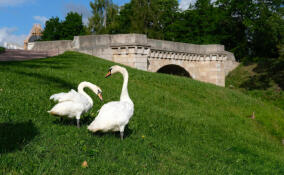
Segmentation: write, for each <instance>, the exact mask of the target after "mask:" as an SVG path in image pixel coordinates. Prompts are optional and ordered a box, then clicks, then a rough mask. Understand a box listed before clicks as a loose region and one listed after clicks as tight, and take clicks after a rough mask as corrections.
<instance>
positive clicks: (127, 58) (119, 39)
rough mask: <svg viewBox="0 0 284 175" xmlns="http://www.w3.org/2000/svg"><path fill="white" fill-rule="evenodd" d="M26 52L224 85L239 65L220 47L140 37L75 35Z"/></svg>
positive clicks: (38, 44)
mask: <svg viewBox="0 0 284 175" xmlns="http://www.w3.org/2000/svg"><path fill="white" fill-rule="evenodd" d="M28 49H29V50H37V51H47V50H48V51H51V50H53V51H57V52H58V53H62V52H64V51H66V50H74V51H78V52H82V53H86V54H90V55H94V56H97V57H101V58H104V59H107V60H110V61H114V62H117V63H121V64H124V65H127V66H131V67H134V68H137V69H140V70H145V71H150V72H162V73H172V74H176V73H177V72H179V74H183V75H185V76H188V77H191V78H193V79H196V80H200V81H203V82H208V83H213V84H216V85H219V86H225V77H226V75H227V74H228V73H229V72H230V71H231V70H233V69H234V68H235V67H236V66H237V65H238V63H237V62H236V60H235V57H234V55H233V54H232V53H230V52H227V51H225V50H224V46H223V45H216V44H214V45H195V44H187V43H179V42H171V41H164V40H155V39H148V38H147V37H146V35H142V34H117V35H87V36H75V37H74V40H73V41H71V40H61V41H40V42H32V43H29V44H28Z"/></svg>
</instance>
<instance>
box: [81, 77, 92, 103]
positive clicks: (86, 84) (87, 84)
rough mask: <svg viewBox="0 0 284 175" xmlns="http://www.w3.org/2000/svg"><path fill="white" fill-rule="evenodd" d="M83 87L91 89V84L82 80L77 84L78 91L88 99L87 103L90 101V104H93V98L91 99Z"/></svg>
mask: <svg viewBox="0 0 284 175" xmlns="http://www.w3.org/2000/svg"><path fill="white" fill-rule="evenodd" d="M85 87H87V88H89V89H91V90H92V88H91V86H90V85H89V83H88V82H82V83H80V84H79V86H78V93H80V94H82V95H84V96H85V97H86V98H87V99H88V101H89V103H91V105H93V100H92V98H91V97H90V96H89V95H88V94H87V93H86V92H85V91H84V88H85Z"/></svg>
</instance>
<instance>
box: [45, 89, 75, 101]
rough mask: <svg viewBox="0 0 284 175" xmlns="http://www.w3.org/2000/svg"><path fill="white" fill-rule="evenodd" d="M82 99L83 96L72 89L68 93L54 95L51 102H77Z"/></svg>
mask: <svg viewBox="0 0 284 175" xmlns="http://www.w3.org/2000/svg"><path fill="white" fill-rule="evenodd" d="M80 98H81V95H80V94H79V93H78V92H76V91H75V90H73V89H72V90H71V91H69V92H68V93H64V92H62V93H58V94H54V95H52V96H51V97H50V100H54V101H58V102H63V101H76V100H79V99H80Z"/></svg>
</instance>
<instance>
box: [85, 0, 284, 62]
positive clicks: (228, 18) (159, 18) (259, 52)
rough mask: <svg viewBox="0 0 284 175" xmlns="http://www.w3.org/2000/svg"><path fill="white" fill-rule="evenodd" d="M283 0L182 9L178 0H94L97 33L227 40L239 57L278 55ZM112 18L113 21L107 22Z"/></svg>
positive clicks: (203, 0) (205, 2)
mask: <svg viewBox="0 0 284 175" xmlns="http://www.w3.org/2000/svg"><path fill="white" fill-rule="evenodd" d="M280 5H281V0H245V1H240V0H217V1H216V2H214V4H213V3H211V1H210V0H197V1H196V3H195V5H193V6H190V7H189V9H188V10H185V11H180V10H178V1H177V0H151V1H149V0H131V1H130V2H129V3H126V4H125V5H124V6H122V7H120V10H118V7H117V6H115V5H114V4H113V3H112V1H109V0H95V2H93V3H92V2H91V8H92V9H93V17H92V18H90V20H89V30H90V31H91V32H92V33H96V34H100V33H110V34H113V33H142V34H146V35H147V36H148V37H150V38H154V39H165V40H170V41H178V42H186V43H195V44H223V45H225V47H226V49H227V50H230V51H232V52H234V54H235V56H236V58H237V59H238V60H240V59H241V58H243V57H250V58H253V57H274V58H275V57H277V56H278V54H277V45H279V44H281V43H283V38H284V20H283V18H282V17H283V14H284V13H283V6H282V7H281V6H280ZM105 20H107V21H108V22H104V21H105Z"/></svg>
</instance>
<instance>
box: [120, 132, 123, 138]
mask: <svg viewBox="0 0 284 175" xmlns="http://www.w3.org/2000/svg"><path fill="white" fill-rule="evenodd" d="M120 139H121V140H123V132H120Z"/></svg>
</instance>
